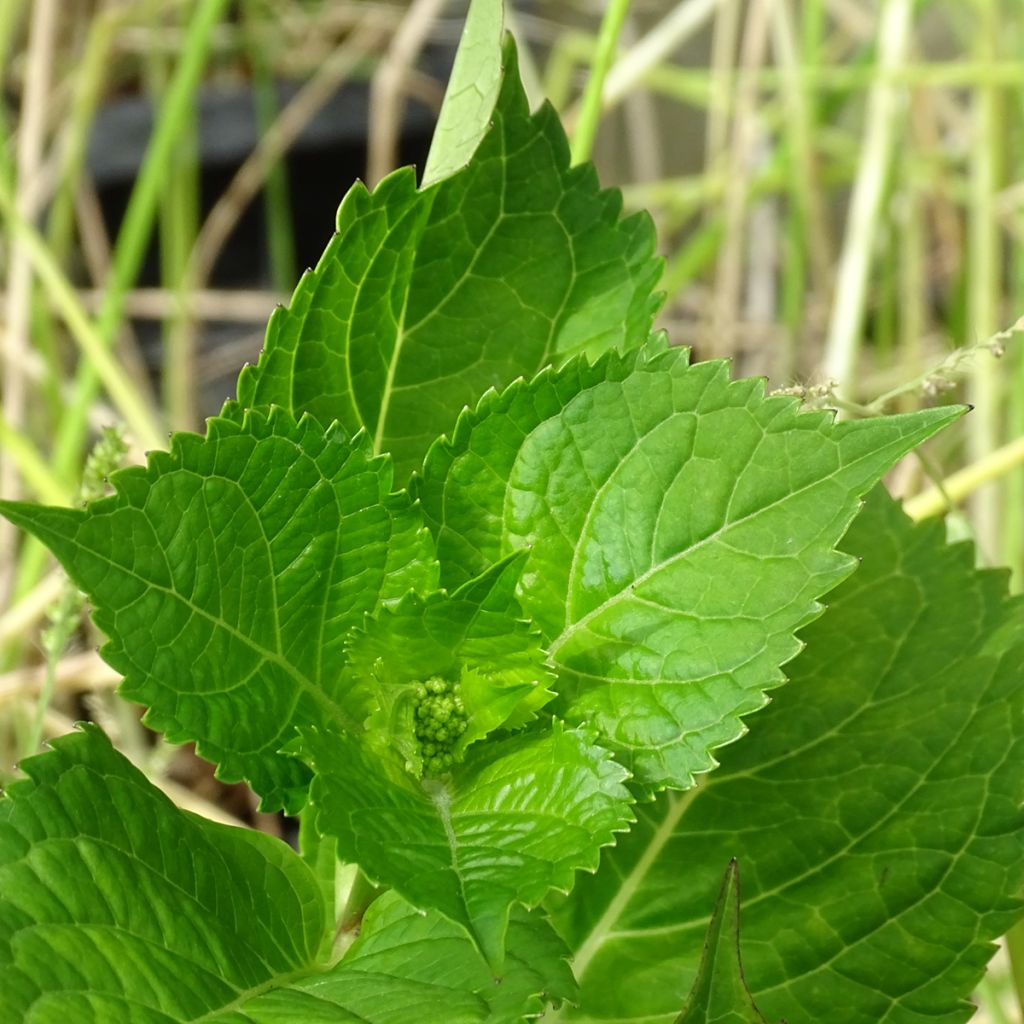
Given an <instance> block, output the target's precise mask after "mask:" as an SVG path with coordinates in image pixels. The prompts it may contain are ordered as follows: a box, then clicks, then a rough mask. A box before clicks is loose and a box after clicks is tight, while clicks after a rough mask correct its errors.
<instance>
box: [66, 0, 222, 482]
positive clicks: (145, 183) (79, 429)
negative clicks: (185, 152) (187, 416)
mask: <svg viewBox="0 0 1024 1024" xmlns="http://www.w3.org/2000/svg"><path fill="white" fill-rule="evenodd" d="M227 5H228V0H198V2H197V4H196V6H195V13H194V14H193V16H192V21H191V22H190V24H189V26H188V29H187V32H186V34H185V40H184V44H183V51H182V56H181V60H180V61H179V63H178V66H177V68H176V69H175V71H174V75H173V76H172V79H171V82H170V85H169V86H168V89H167V93H166V95H165V97H164V101H163V103H162V104H161V106H160V111H159V113H158V115H157V118H156V124H155V127H154V131H153V136H152V138H151V140H150V143H149V147H148V148H147V150H146V155H145V157H144V158H143V161H142V166H141V167H140V169H139V175H138V178H137V179H136V182H135V187H134V188H133V189H132V194H131V197H130V199H129V200H128V207H127V209H126V210H125V215H124V220H123V221H122V223H121V229H120V231H119V233H118V237H117V244H116V246H115V249H114V257H113V263H112V266H111V270H110V279H109V281H108V282H107V289H106V292H105V294H104V301H103V305H102V307H101V308H100V312H99V316H98V318H97V325H96V340H97V341H98V343H99V345H100V346H101V347H102V348H103V349H104V350H109V349H110V347H111V346H112V345H113V342H114V339H115V337H116V336H117V331H118V328H119V327H120V324H121V321H122V317H123V315H124V300H125V295H126V293H127V291H128V289H129V288H130V287H131V286H132V284H133V282H134V281H135V279H136V277H137V276H138V273H139V269H140V268H141V266H142V261H143V259H144V257H145V254H146V247H147V245H148V243H149V238H150V234H151V231H152V227H153V219H154V215H155V213H156V208H157V203H158V202H159V199H160V194H161V191H162V189H163V187H164V183H165V181H166V177H167V173H168V168H169V166H170V164H171V158H172V154H173V150H174V147H175V145H176V144H177V142H178V139H179V138H180V136H181V132H182V130H183V128H184V126H186V125H187V124H188V123H189V121H190V120H191V118H192V116H193V110H194V95H195V92H196V89H197V88H198V85H199V81H200V77H201V75H202V72H203V70H204V68H205V67H206V57H207V51H208V49H209V43H210V38H211V35H212V33H213V29H214V27H215V26H216V25H217V23H218V22H219V21H220V18H221V16H222V15H223V13H224V9H225V8H226V7H227ZM99 384H100V376H99V373H98V372H97V368H96V366H95V365H94V364H93V363H92V362H91V361H83V362H82V363H81V364H80V365H79V370H78V374H77V376H76V379H75V388H74V393H73V396H72V398H71V402H70V404H69V406H68V409H67V413H66V414H65V416H64V419H63V421H62V422H61V425H60V429H59V431H58V433H57V439H56V444H55V449H54V463H55V466H56V469H57V473H58V475H59V476H60V477H61V478H62V479H65V480H67V479H72V478H73V477H74V475H75V467H76V466H77V465H78V463H79V460H80V459H81V455H82V448H83V445H84V443H85V435H86V429H87V422H88V413H89V409H90V407H91V406H92V404H93V402H94V401H95V399H96V396H97V394H98V391H99ZM140 440H141V439H140ZM145 443H146V444H148V445H152V441H150V440H148V439H147V441H146V442H145ZM156 443H157V444H159V443H161V442H160V441H157V442H156Z"/></svg>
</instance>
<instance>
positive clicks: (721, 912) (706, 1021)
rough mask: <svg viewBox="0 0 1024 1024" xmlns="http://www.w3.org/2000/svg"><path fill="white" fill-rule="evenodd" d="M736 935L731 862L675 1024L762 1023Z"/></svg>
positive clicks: (734, 871)
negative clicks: (687, 993)
mask: <svg viewBox="0 0 1024 1024" xmlns="http://www.w3.org/2000/svg"><path fill="white" fill-rule="evenodd" d="M680 884H685V883H683V882H682V881H680ZM739 935H740V890H739V872H738V871H737V869H736V865H735V864H734V863H733V864H730V865H729V868H728V870H727V871H726V874H725V881H724V882H723V883H722V891H721V893H720V894H719V896H718V903H717V904H716V905H715V911H714V913H713V914H712V915H711V921H710V922H709V923H708V931H707V936H706V937H705V939H704V952H703V954H702V955H701V959H700V966H699V967H698V968H697V977H696V978H695V979H694V982H693V988H692V989H691V990H690V995H689V997H688V998H687V1000H686V1006H685V1007H684V1008H683V1012H682V1013H681V1014H680V1015H679V1016H678V1017H677V1018H676V1020H675V1024H765V1019H764V1017H762V1016H761V1014H760V1012H759V1011H758V1009H757V1007H756V1006H755V1005H754V1002H753V1000H752V999H751V998H750V992H749V991H748V990H747V986H746V983H745V982H744V980H743V965H742V964H741V962H740V947H739Z"/></svg>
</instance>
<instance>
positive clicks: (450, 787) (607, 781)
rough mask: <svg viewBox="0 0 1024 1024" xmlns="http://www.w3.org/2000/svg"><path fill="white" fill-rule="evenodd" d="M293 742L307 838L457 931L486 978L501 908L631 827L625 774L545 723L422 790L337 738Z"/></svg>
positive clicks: (396, 761)
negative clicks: (308, 773) (313, 831)
mask: <svg viewBox="0 0 1024 1024" xmlns="http://www.w3.org/2000/svg"><path fill="white" fill-rule="evenodd" d="M303 739H304V744H305V750H306V753H307V755H308V756H309V758H310V760H311V763H312V765H313V768H314V770H315V772H316V776H315V778H314V780H313V786H312V790H311V800H312V803H313V805H314V806H315V807H316V808H317V809H318V816H317V827H318V828H319V830H320V831H321V832H323V833H326V834H329V835H334V836H336V837H337V839H338V849H339V852H340V854H341V856H342V857H344V858H345V859H346V860H349V861H353V862H356V863H358V864H359V865H360V867H361V868H362V869H363V871H364V872H365V873H366V875H367V876H368V877H369V878H370V879H371V880H373V881H375V882H379V883H383V884H386V885H389V886H393V887H394V889H396V890H397V891H398V892H399V893H401V894H402V895H403V896H404V897H405V898H406V899H407V900H409V902H411V903H412V904H413V905H414V906H417V907H420V908H432V909H435V910H438V911H440V912H441V913H442V914H444V915H445V916H446V917H448V918H449V919H450V920H452V921H455V922H457V923H458V924H460V925H462V926H463V927H464V928H466V930H467V931H468V932H469V933H470V934H471V935H472V937H473V939H474V941H475V942H476V943H477V944H478V946H479V948H480V949H481V951H482V952H483V953H484V955H485V956H486V957H487V960H488V962H489V963H490V964H492V966H494V967H495V968H497V967H500V965H501V962H502V956H503V950H504V946H505V929H506V925H507V921H508V912H509V907H510V906H512V905H513V904H515V903H522V904H525V905H526V906H536V905H537V904H538V903H539V902H540V901H541V900H542V899H543V898H544V896H545V895H547V893H548V892H549V891H550V890H551V889H562V890H567V889H568V888H569V887H570V886H571V885H572V884H573V876H574V874H575V872H576V870H577V869H579V868H589V869H591V870H592V869H593V868H594V867H595V866H596V864H597V860H598V851H599V848H600V847H602V846H605V845H607V844H608V843H610V842H611V841H612V838H613V834H614V833H615V832H618V831H622V830H623V829H624V828H626V827H627V826H628V824H629V822H630V821H631V820H632V814H631V811H630V796H629V792H628V791H627V790H626V788H625V787H624V786H623V781H624V779H625V778H626V772H625V771H624V770H623V769H622V768H620V767H619V766H618V765H617V764H616V763H615V762H614V761H612V760H611V759H610V758H609V757H608V755H607V754H606V752H605V751H603V750H601V749H600V748H598V747H594V746H592V745H590V744H589V743H588V742H587V740H586V738H585V737H584V736H583V735H582V734H581V733H579V732H575V731H568V730H566V729H564V728H563V727H562V725H561V723H560V722H557V721H555V722H554V723H553V728H552V730H550V731H546V732H545V733H543V734H540V735H533V734H529V733H526V734H523V733H521V734H517V735H514V736H512V737H510V738H507V739H503V740H493V739H492V740H491V741H489V742H487V743H482V744H476V745H475V746H474V747H472V748H471V749H470V751H469V754H468V756H467V758H466V761H465V763H464V764H461V765H457V766H455V768H454V769H453V770H452V772H451V774H450V775H448V776H446V777H444V778H441V779H424V780H422V781H417V780H416V779H414V778H413V777H412V776H411V775H409V774H408V773H407V772H406V771H405V770H404V767H403V763H402V759H401V758H400V757H399V756H398V755H397V754H392V755H391V756H388V752H381V753H374V754H369V753H368V752H367V750H366V749H365V747H364V746H363V745H362V744H360V743H358V742H357V741H355V740H354V739H352V738H351V737H349V736H344V735H330V734H328V733H325V732H322V731H319V730H314V729H309V730H303Z"/></svg>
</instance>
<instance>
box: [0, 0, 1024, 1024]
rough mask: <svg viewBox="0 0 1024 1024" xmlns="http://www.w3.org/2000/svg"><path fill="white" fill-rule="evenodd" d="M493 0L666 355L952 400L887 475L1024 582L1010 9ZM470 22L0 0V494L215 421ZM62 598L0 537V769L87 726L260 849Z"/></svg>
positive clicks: (983, 556)
mask: <svg viewBox="0 0 1024 1024" xmlns="http://www.w3.org/2000/svg"><path fill="white" fill-rule="evenodd" d="M507 7H508V18H507V22H508V28H509V29H510V30H511V31H512V32H513V33H514V35H515V36H516V37H517V40H518V43H519V52H520V60H521V65H522V69H521V70H522V74H523V78H524V81H525V84H526V86H527V90H528V93H529V95H530V97H531V100H532V101H533V102H534V103H539V102H541V101H542V100H544V99H545V98H546V99H547V100H548V101H550V102H551V103H553V104H554V105H555V107H556V108H557V109H558V111H559V112H560V113H561V115H562V117H563V120H564V123H565V125H566V128H567V131H568V133H569V136H570V139H571V141H572V146H573V154H574V158H582V157H586V156H587V155H588V154H589V155H591V156H592V158H593V159H594V160H595V162H596V163H597V165H598V169H599V173H600V176H601V179H602V181H603V182H604V183H605V184H609V185H612V184H614V185H617V186H619V187H621V189H622V192H623V196H624V200H625V205H626V208H627V209H629V210H634V209H641V208H643V209H648V210H649V211H650V212H651V214H652V216H653V217H654V219H655V221H656V223H657V226H658V231H659V236H660V239H661V246H662V250H663V253H664V256H665V259H666V263H665V274H664V280H663V288H664V290H665V292H666V302H665V306H664V309H663V312H662V316H661V322H660V326H662V327H665V328H666V329H667V330H668V332H669V336H670V339H671V340H672V341H673V342H674V343H677V344H686V345H690V346H692V347H693V348H694V350H695V355H696V357H697V358H702V359H703V358H714V357H727V358H730V359H732V360H733V362H734V372H735V373H736V374H737V375H749V374H764V375H766V376H767V377H768V378H769V382H770V386H771V387H772V388H776V389H782V388H785V389H792V390H795V391H796V393H798V394H801V395H803V396H804V397H805V398H806V400H807V401H808V402H809V403H811V404H817V405H827V406H832V407H837V408H839V409H841V410H843V414H844V415H871V414H873V413H877V412H879V411H883V410H884V411H893V410H897V409H909V408H916V407H920V406H921V405H922V404H926V403H929V402H935V401H952V400H956V401H963V400H967V401H970V402H971V403H973V404H974V405H975V410H974V412H973V413H972V414H971V415H970V416H969V417H967V418H966V419H965V420H964V421H962V422H961V425H959V426H958V427H957V428H954V429H953V430H950V431H947V432H946V434H945V435H943V437H941V438H940V439H938V440H937V441H936V442H935V443H933V444H932V445H931V446H930V448H929V449H928V451H927V452H926V453H925V454H924V455H923V456H921V457H915V458H911V459H908V460H906V462H905V463H904V464H903V465H902V466H901V467H900V468H899V469H898V470H897V472H896V473H895V474H894V476H893V479H892V480H890V485H891V487H892V488H893V490H894V491H895V492H896V493H897V494H900V495H902V496H905V497H907V498H908V503H907V508H908V510H909V511H910V512H911V513H912V514H913V515H915V516H918V517H920V516H924V515H934V514H940V513H943V512H947V510H948V516H947V522H948V523H949V529H950V532H951V534H953V535H954V536H970V537H972V538H973V539H975V540H976V542H977V546H978V558H979V561H981V562H982V563H984V564H998V565H1006V566H1009V567H1010V569H1011V572H1012V579H1013V581H1014V586H1015V587H1017V588H1018V589H1020V585H1021V583H1022V580H1024V348H1022V347H1021V345H1020V343H1019V340H1018V339H1019V335H1018V334H1017V332H1016V330H1015V329H1014V326H1015V325H1016V324H1017V322H1018V318H1020V317H1021V315H1022V314H1024V245H1022V244H1021V242H1022V237H1024V131H1022V128H1024V56H1022V54H1024V4H1022V3H1021V2H1020V0H678V2H672V0H633V2H632V3H629V2H627V0H609V2H607V3H605V2H604V0H575V2H569V0H514V2H509V3H508V4H507ZM465 9H466V2H465V0H450V2H445V0H411V2H404V3H403V2H397V0H396V2H390V3H383V2H371V0H362V2H346V0H233V2H232V0H2V2H0V81H2V83H3V97H2V103H0V139H2V146H0V224H2V234H0V282H2V293H0V494H2V495H3V496H4V497H5V498H16V497H24V498H27V499H31V500H40V501H44V502H48V503H68V502H73V501H81V500H84V499H86V498H89V497H95V496H97V495H98V494H101V493H103V490H104V486H105V477H106V476H107V475H108V474H109V473H110V472H111V471H112V470H113V469H114V468H116V467H117V465H118V464H120V463H121V462H122V461H129V462H132V461H138V459H140V458H141V455H142V452H143V451H144V450H145V449H148V448H151V447H159V446H162V445H163V444H164V441H165V438H166V434H167V431H168V430H182V429H199V428H201V425H202V419H203V417H204V416H209V415H212V414H214V413H216V411H217V410H218V409H219V407H220V404H221V402H222V401H223V400H224V398H225V397H227V396H229V395H230V394H231V393H232V390H233V386H234V378H235V375H236V373H237V370H238V368H239V366H240V365H241V364H242V363H243V362H244V361H246V360H252V359H254V358H255V356H256V355H257V353H258V351H259V349H260V346H261V342H262V336H263V326H264V324H265V322H266V319H267V317H268V316H269V314H270V312H271V311H272V309H273V308H274V305H275V304H276V303H278V302H282V301H287V296H288V294H289V293H290V291H291V289H292V288H293V287H294V285H295V283H296V280H297V277H298V273H299V271H300V269H301V268H303V267H305V266H307V265H312V264H313V263H315V262H316V260H317V258H318V257H319V254H320V252H321V251H322V249H323V246H324V244H325V243H326V241H327V239H328V237H329V235H330V232H331V230H332V226H333V224H332V218H333V214H334V211H335V209H336V207H337V205H338V203H339V202H340V200H341V197H342V195H343V194H344V192H345V191H346V190H347V188H348V187H349V185H350V184H351V183H352V181H353V180H355V179H356V178H357V177H361V178H363V179H364V180H366V181H368V182H369V183H371V184H372V183H374V182H376V181H378V180H379V179H380V178H381V177H382V176H383V175H384V174H386V173H387V172H388V171H389V170H391V169H392V168H394V167H396V166H398V165H400V164H403V163H415V164H417V165H418V166H419V167H421V168H422V165H423V162H424V160H425V157H426V153H427V148H428V146H429V141H430V136H431V130H432V126H433V122H434V118H435V117H436V114H437V111H438V109H439V107H440V104H441V100H442V98H443V93H444V84H445V80H446V77H447V75H448V72H449V70H450V67H451V61H452V58H453V55H454V49H455V46H456V45H457V42H458V38H459V35H460V31H461V26H462V20H463V18H464V15H465ZM588 83H591V94H592V96H593V97H594V98H595V99H597V98H599V100H600V102H599V103H598V104H588V103H587V100H586V93H587V85H588ZM82 611H83V608H82V602H81V599H80V598H79V596H78V595H77V594H75V593H74V591H73V590H70V589H69V588H68V587H67V585H66V583H65V581H64V579H63V577H62V576H61V575H60V574H59V572H58V571H57V570H56V569H55V568H54V566H53V564H52V563H51V562H50V560H49V559H48V557H47V556H46V555H45V554H44V552H43V550H42V549H41V548H40V547H39V546H37V545H35V544H34V543H31V542H27V541H25V539H24V538H19V537H18V536H17V535H16V534H15V532H14V531H13V530H12V529H10V528H9V527H8V526H7V524H2V525H0V779H2V778H3V777H10V775H11V774H12V773H13V771H14V764H15V762H16V761H17V759H18V758H19V757H21V756H24V755H25V754H27V753H29V752H31V751H32V750H34V749H36V748H37V747H38V745H39V744H40V743H41V742H42V740H44V739H45V738H46V737H48V736H51V735H53V734H55V733H59V732H63V731H65V730H66V729H68V728H70V725H71V722H72V721H73V720H74V719H76V718H81V717H91V718H94V719H97V720H99V721H100V722H101V723H103V724H104V726H105V727H106V728H107V729H108V731H109V732H110V733H111V734H112V735H113V736H115V737H116V739H117V741H118V742H119V743H120V745H121V746H122V748H123V749H125V750H126V752H128V753H129V754H130V755H131V756H133V758H134V759H135V760H136V761H137V762H138V763H139V764H140V765H141V766H143V767H144V768H145V769H146V770H147V771H148V772H149V774H150V775H151V776H152V777H153V778H154V780H155V781H158V782H159V783H160V784H161V785H163V786H164V787H165V788H166V789H167V790H168V791H169V792H170V793H171V794H172V795H173V796H174V798H175V799H177V800H178V801H179V802H180V803H181V804H182V805H183V806H186V807H190V808H192V809H196V810H199V811H200V812H201V813H205V814H207V815H210V816H214V817H218V818H220V819H221V820H229V821H233V822H236V823H239V822H245V823H247V824H254V825H256V826H257V827H262V828H265V829H268V830H270V831H275V832H278V833H280V831H281V829H282V827H283V826H282V823H281V822H280V821H279V820H277V819H276V818H269V817H267V816H263V815H260V814H259V813H258V812H257V811H256V810H255V808H254V806H253V805H252V803H251V800H250V797H249V795H248V793H247V791H246V790H245V789H244V787H229V786H225V785H222V784H221V783H219V782H217V781H216V780H215V779H214V778H213V776H212V772H211V770H210V769H209V767H208V766H206V765H204V764H203V763H202V762H200V761H198V759H196V758H195V757H194V756H193V755H192V754H191V753H190V752H189V751H188V750H187V749H181V748H170V747H167V746H166V745H164V744H163V743H162V742H154V740H153V737H152V736H151V735H150V734H148V732H147V731H146V730H145V729H144V728H143V727H142V726H141V724H140V722H139V712H138V709H136V708H134V707H130V706H127V705H124V704H123V703H121V702H120V701H118V700H117V698H116V697H115V696H114V695H113V687H114V686H115V685H116V683H117V681H118V679H117V677H116V676H115V675H114V673H112V672H111V670H110V669H108V668H107V667H106V666H105V665H104V664H103V662H102V661H101V660H100V659H99V657H98V655H97V654H96V653H95V651H96V646H97V643H98V642H99V638H98V637H96V636H95V635H94V634H93V632H92V630H91V627H90V626H89V624H88V621H87V618H86V619H85V620H83V617H82ZM1017 984H1018V986H1019V989H1020V991H1021V992H1024V979H1017ZM989 985H990V988H989V990H988V991H987V992H983V993H981V994H980V995H981V998H982V999H983V1000H984V1002H985V1006H986V1009H985V1011H984V1012H985V1013H986V1014H988V1016H987V1018H986V1019H987V1020H989V1021H991V1022H992V1024H1001V1022H1006V1021H1010V1020H1020V1019H1021V1013H1020V1009H1019V1006H1020V1002H1021V1000H1020V998H1018V999H1017V1000H1013V999H1011V998H1010V996H1009V992H1010V990H1011V988H1013V987H1014V982H1013V979H1012V978H1011V977H1010V975H1009V973H1008V971H1006V970H1003V971H1002V972H998V971H997V972H996V973H995V975H994V976H993V978H992V979H990V981H989ZM1001 999H1002V1000H1004V1002H1005V1005H1004V1003H1001V1002H1000V1000H1001ZM1011 1002H1013V1003H1014V1005H1016V1006H1017V1009H1016V1010H1011V1009H1009V1006H1010V1003H1011ZM979 1019H981V1018H980V1017H979Z"/></svg>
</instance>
